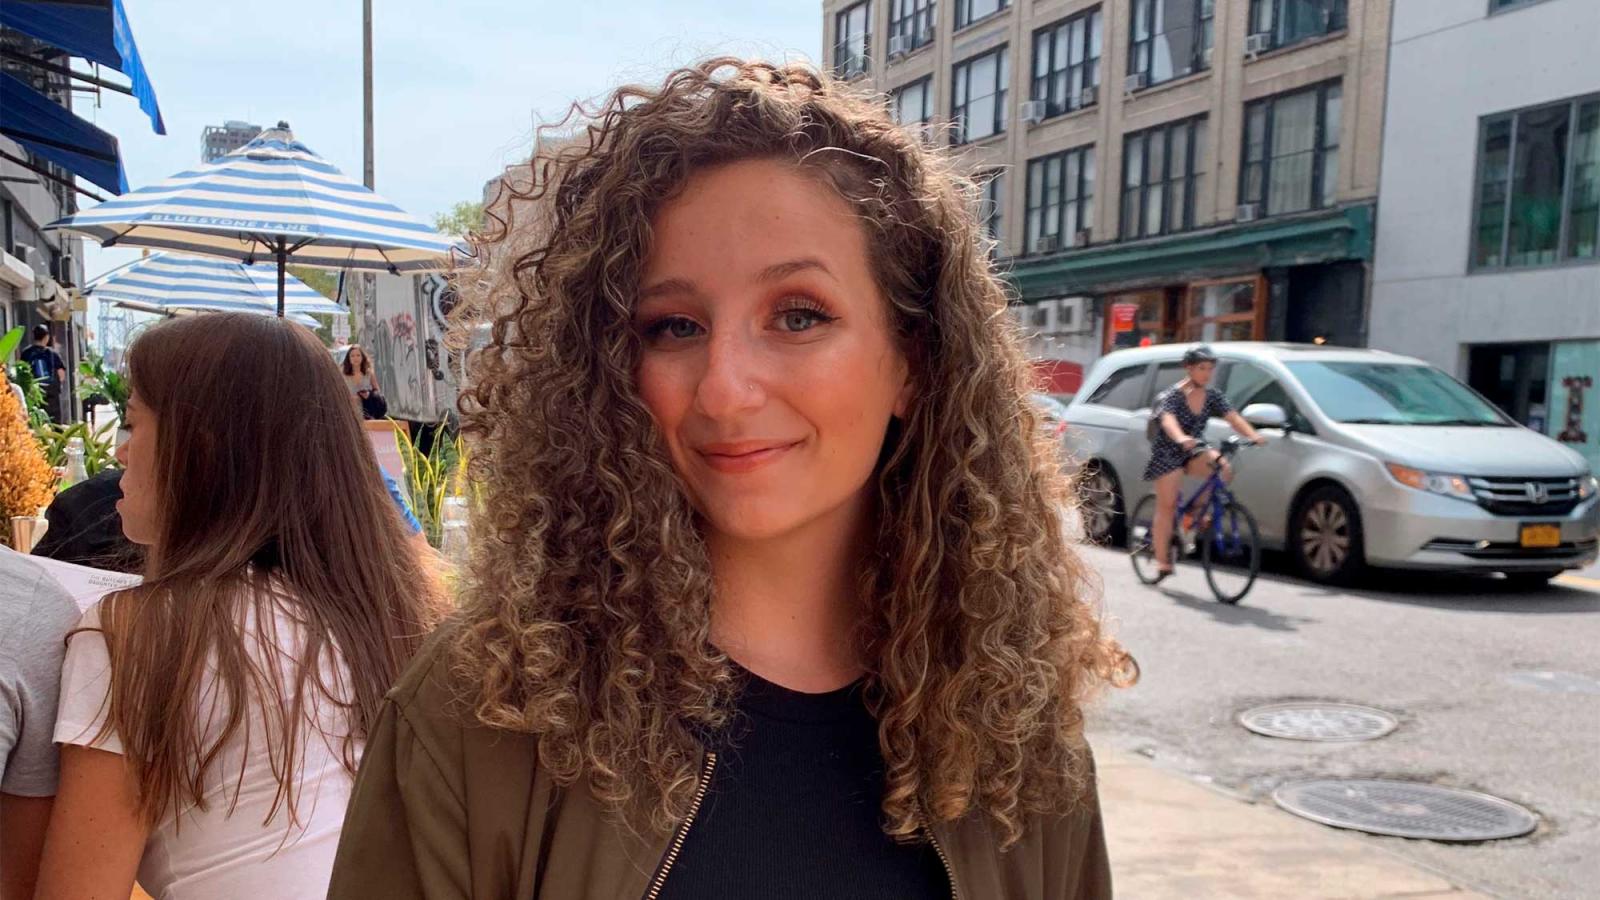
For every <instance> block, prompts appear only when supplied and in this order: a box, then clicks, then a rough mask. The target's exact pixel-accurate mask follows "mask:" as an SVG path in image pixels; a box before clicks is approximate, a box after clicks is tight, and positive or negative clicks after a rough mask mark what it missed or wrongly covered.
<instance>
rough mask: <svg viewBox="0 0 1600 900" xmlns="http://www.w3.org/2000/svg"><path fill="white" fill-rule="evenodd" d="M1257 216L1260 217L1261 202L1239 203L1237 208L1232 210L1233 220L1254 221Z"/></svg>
mask: <svg viewBox="0 0 1600 900" xmlns="http://www.w3.org/2000/svg"><path fill="white" fill-rule="evenodd" d="M1259 218H1261V204H1259V203H1241V204H1239V208H1238V209H1236V210H1234V211H1233V220H1234V221H1235V222H1254V221H1255V220H1256V219H1259Z"/></svg>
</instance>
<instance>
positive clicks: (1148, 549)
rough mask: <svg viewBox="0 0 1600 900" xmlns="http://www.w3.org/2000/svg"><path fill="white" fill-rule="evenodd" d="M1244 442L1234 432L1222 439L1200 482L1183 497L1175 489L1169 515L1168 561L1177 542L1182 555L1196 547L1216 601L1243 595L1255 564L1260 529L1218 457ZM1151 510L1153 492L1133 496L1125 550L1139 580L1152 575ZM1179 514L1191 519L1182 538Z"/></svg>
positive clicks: (1257, 568) (1150, 580)
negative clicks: (1224, 475)
mask: <svg viewBox="0 0 1600 900" xmlns="http://www.w3.org/2000/svg"><path fill="white" fill-rule="evenodd" d="M1248 446H1250V442H1249V441H1246V440H1243V439H1242V438H1238V437H1230V438H1228V439H1227V440H1225V441H1223V442H1222V446H1221V447H1220V448H1218V457H1217V460H1216V461H1215V462H1213V463H1212V465H1211V474H1210V475H1209V476H1208V477H1207V478H1206V480H1205V483H1203V484H1202V485H1200V489H1199V490H1197V491H1195V492H1194V494H1192V495H1190V497H1189V498H1188V499H1187V500H1185V499H1184V498H1183V496H1182V494H1181V493H1180V494H1179V496H1178V504H1177V508H1176V509H1175V510H1174V511H1173V515H1172V519H1173V521H1172V540H1171V542H1170V543H1169V544H1168V553H1169V555H1170V556H1171V561H1172V562H1173V563H1174V564H1176V563H1177V561H1178V559H1179V558H1180V554H1179V552H1178V550H1179V548H1180V547H1182V548H1183V550H1184V553H1183V554H1182V555H1189V554H1192V553H1194V552H1195V551H1196V550H1197V549H1198V550H1199V552H1200V565H1201V567H1202V568H1203V569H1204V570H1205V573H1206V584H1207V585H1208V586H1209V587H1210V588H1211V593H1212V594H1213V595H1214V596H1216V598H1217V600H1218V602H1221V603H1228V604H1233V603H1238V602H1239V601H1240V600H1242V599H1244V595H1245V594H1247V593H1249V592H1250V587H1251V585H1254V584H1255V581H1256V575H1257V574H1258V573H1259V572H1260V570H1261V535H1260V533H1259V532H1258V531H1257V530H1256V520H1255V517H1254V516H1252V515H1251V514H1250V511H1249V510H1247V509H1245V508H1244V506H1243V505H1242V504H1240V503H1239V502H1238V501H1237V500H1235V499H1234V498H1233V493H1232V492H1231V491H1230V490H1228V485H1227V482H1224V481H1223V480H1222V461H1223V460H1225V459H1229V458H1231V457H1232V456H1234V455H1235V454H1237V453H1238V452H1239V450H1240V449H1241V448H1243V447H1248ZM1207 447H1208V445H1207V444H1205V443H1204V442H1202V443H1199V444H1196V445H1195V449H1197V450H1203V449H1207ZM1155 514H1156V498H1155V495H1154V494H1151V495H1149V496H1147V497H1145V498H1144V499H1143V500H1141V501H1139V505H1138V506H1137V507H1135V508H1134V511H1133V515H1132V516H1131V517H1130V518H1129V519H1128V548H1129V549H1128V555H1129V558H1130V559H1131V561H1132V563H1133V573H1134V574H1135V575H1136V576H1138V578H1139V580H1140V581H1141V582H1143V583H1145V584H1154V583H1155V582H1156V581H1157V577H1156V571H1157V567H1156V564H1155V563H1156V559H1155V547H1154V540H1153V536H1154V534H1153V532H1152V530H1151V525H1152V524H1153V523H1154V522H1155ZM1185 517H1188V518H1189V519H1190V520H1191V521H1194V522H1195V523H1196V528H1195V529H1194V530H1195V534H1194V535H1193V536H1192V537H1193V540H1192V541H1191V540H1186V539H1185V535H1184V530H1185V529H1184V528H1183V527H1182V524H1183V521H1184V518H1185Z"/></svg>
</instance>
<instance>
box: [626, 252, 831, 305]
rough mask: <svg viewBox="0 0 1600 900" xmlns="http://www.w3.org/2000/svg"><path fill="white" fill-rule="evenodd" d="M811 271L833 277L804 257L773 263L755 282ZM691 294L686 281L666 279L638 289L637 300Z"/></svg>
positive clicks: (816, 261)
mask: <svg viewBox="0 0 1600 900" xmlns="http://www.w3.org/2000/svg"><path fill="white" fill-rule="evenodd" d="M811 270H815V271H818V272H821V273H823V274H824V275H827V276H828V277H830V278H831V277H833V271H832V270H831V269H829V268H828V266H827V264H826V263H824V262H823V261H822V260H820V259H817V258H815V257H811V256H806V257H801V258H799V259H789V260H784V261H783V262H778V263H773V264H772V265H770V266H767V267H766V268H764V269H762V270H761V272H760V274H758V275H756V280H757V281H760V282H763V283H768V282H773V281H781V280H783V279H785V278H788V277H789V276H790V275H794V274H797V273H799V272H806V271H811ZM693 293H695V286H694V284H693V283H692V282H690V281H689V280H688V279H685V278H667V279H663V280H662V281H658V282H656V283H654V284H650V285H646V286H645V287H644V288H642V289H640V291H639V299H640V300H652V299H655V298H656V297H665V296H672V295H675V294H693Z"/></svg>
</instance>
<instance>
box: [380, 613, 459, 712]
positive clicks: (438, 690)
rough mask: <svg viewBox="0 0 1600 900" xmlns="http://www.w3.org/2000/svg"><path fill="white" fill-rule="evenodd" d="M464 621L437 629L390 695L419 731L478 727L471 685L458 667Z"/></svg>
mask: <svg viewBox="0 0 1600 900" xmlns="http://www.w3.org/2000/svg"><path fill="white" fill-rule="evenodd" d="M461 628H462V625H461V624H460V623H459V622H458V621H456V620H450V621H447V622H445V623H443V624H441V625H440V626H439V627H438V628H436V629H434V631H433V633H432V634H430V635H429V636H428V637H427V638H425V639H424V640H423V642H422V646H421V647H420V648H418V650H417V653H416V655H415V656H413V657H412V658H411V662H410V663H409V664H408V665H407V666H406V668H405V670H404V671H403V672H401V673H400V679H399V680H398V681H396V682H395V684H394V686H393V687H391V688H390V689H389V693H388V695H387V697H386V699H387V701H388V702H389V703H392V704H394V706H395V707H396V708H397V709H398V711H399V712H400V714H401V715H403V716H404V717H405V718H406V720H407V721H408V722H409V723H410V724H411V726H412V727H413V728H415V729H417V730H419V731H428V732H436V733H444V732H459V731H461V730H463V729H466V728H472V727H476V725H475V723H474V722H473V721H472V714H471V701H470V695H471V688H470V686H469V685H467V683H466V682H465V680H464V679H463V678H462V677H461V675H460V673H459V672H458V671H457V670H456V668H455V666H456V662H457V657H456V654H455V644H456V641H457V639H458V638H459V637H460V634H461Z"/></svg>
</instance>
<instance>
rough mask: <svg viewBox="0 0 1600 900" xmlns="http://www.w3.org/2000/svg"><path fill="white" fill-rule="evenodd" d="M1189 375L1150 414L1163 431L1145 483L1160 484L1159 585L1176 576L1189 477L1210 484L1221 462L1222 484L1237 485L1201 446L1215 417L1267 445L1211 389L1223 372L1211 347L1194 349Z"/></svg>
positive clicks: (1154, 535)
mask: <svg viewBox="0 0 1600 900" xmlns="http://www.w3.org/2000/svg"><path fill="white" fill-rule="evenodd" d="M1183 369H1184V372H1185V373H1187V375H1188V377H1187V378H1185V379H1184V380H1182V381H1180V382H1178V383H1177V384H1175V385H1173V386H1172V387H1170V388H1168V389H1167V390H1165V391H1162V392H1161V393H1160V394H1159V395H1157V397H1156V402H1155V408H1154V409H1152V410H1151V411H1150V414H1151V415H1152V416H1156V417H1157V424H1158V426H1159V427H1157V428H1156V429H1155V435H1154V437H1153V439H1152V440H1151V442H1150V462H1149V464H1148V465H1146V466H1145V467H1144V480H1145V481H1154V482H1155V483H1156V515H1155V521H1153V522H1152V523H1151V529H1150V530H1151V544H1152V545H1153V549H1154V550H1155V558H1156V579H1155V582H1154V583H1156V584H1159V583H1161V581H1162V580H1163V579H1165V578H1166V577H1167V576H1168V575H1171V574H1172V558H1171V556H1170V555H1169V553H1168V549H1167V548H1168V547H1169V546H1170V545H1171V543H1172V519H1173V512H1174V511H1175V510H1176V509H1177V506H1178V488H1179V487H1180V486H1181V485H1182V483H1183V476H1184V473H1185V472H1187V473H1188V474H1190V475H1193V476H1194V477H1196V478H1204V477H1206V476H1207V475H1208V474H1210V472H1211V468H1212V466H1213V465H1215V464H1216V463H1217V462H1218V461H1219V460H1220V461H1221V464H1222V480H1223V481H1224V482H1229V481H1232V480H1233V467H1232V466H1231V465H1229V464H1228V461H1227V460H1225V459H1221V454H1219V453H1217V451H1215V450H1213V449H1211V448H1209V447H1206V446H1205V445H1204V444H1203V443H1202V442H1201V440H1200V436H1201V435H1202V434H1204V433H1205V428H1206V422H1207V421H1209V420H1210V419H1212V418H1213V417H1215V418H1220V419H1223V420H1224V421H1226V422H1227V423H1228V424H1229V425H1232V426H1233V430H1234V431H1237V432H1238V433H1240V434H1242V435H1244V436H1245V437H1246V438H1249V439H1250V441H1251V442H1252V443H1255V444H1257V445H1260V444H1265V443H1266V442H1267V439H1266V438H1264V437H1262V436H1261V435H1259V434H1257V433H1256V430H1255V429H1254V428H1251V427H1250V423H1249V422H1246V421H1245V420H1244V417H1243V416H1241V415H1239V414H1238V413H1237V412H1235V411H1234V409H1233V407H1232V406H1230V405H1229V404H1228V400H1227V398H1226V397H1224V396H1222V392H1221V391H1219V390H1217V389H1216V388H1214V387H1211V386H1210V385H1211V378H1212V376H1214V375H1215V374H1216V372H1217V355H1216V354H1215V353H1213V352H1212V351H1211V348H1210V347H1207V346H1206V345H1205V344H1198V345H1196V346H1194V347H1191V348H1189V350H1188V351H1187V352H1185V353H1184V354H1183Z"/></svg>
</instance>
